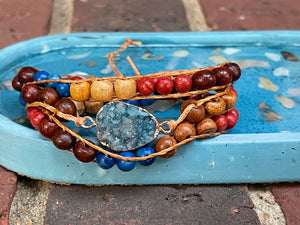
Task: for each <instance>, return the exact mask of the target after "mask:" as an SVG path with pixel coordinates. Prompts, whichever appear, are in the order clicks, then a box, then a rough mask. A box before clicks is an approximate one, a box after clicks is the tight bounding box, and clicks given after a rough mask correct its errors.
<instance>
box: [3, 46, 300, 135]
mask: <svg viewBox="0 0 300 225" xmlns="http://www.w3.org/2000/svg"><path fill="white" fill-rule="evenodd" d="M226 48H235V49H237V50H239V52H237V53H234V54H232V55H226V54H225V53H224V52H222V50H224V49H226ZM226 48H224V47H222V46H213V47H209V46H205V47H202V46H201V47H200V46H195V47H182V46H178V47H177V46H172V47H164V46H161V47H153V46H146V47H143V46H142V47H132V48H129V49H128V50H127V51H125V52H122V53H121V54H120V58H118V60H116V64H117V66H118V67H119V69H120V71H121V72H122V73H123V74H124V75H131V76H132V75H133V72H132V69H131V68H130V66H129V64H128V63H127V61H126V59H125V58H126V56H130V57H131V58H132V60H133V61H134V62H135V64H136V65H137V68H138V69H139V71H140V72H141V73H142V74H148V73H153V72H158V71H166V70H179V69H188V68H197V67H206V66H211V65H216V63H215V62H213V61H212V60H210V59H209V58H210V57H212V56H216V55H220V56H223V57H224V58H225V59H226V60H227V61H238V60H245V59H254V60H258V61H261V62H263V63H267V64H269V66H268V67H267V68H263V67H255V65H254V66H251V67H249V68H245V69H242V78H241V79H240V80H238V81H237V82H236V84H235V85H234V86H235V89H236V90H237V92H238V103H237V105H236V108H237V109H238V110H239V112H240V115H241V116H240V119H239V121H238V124H237V126H236V127H235V128H234V129H232V130H230V131H229V132H230V133H233V134H241V133H279V132H286V131H288V132H299V131H300V126H299V125H298V123H297V118H299V117H300V104H299V103H300V97H299V96H296V97H295V96H290V95H289V94H288V90H289V89H290V88H299V87H300V85H299V72H298V71H300V62H293V61H287V60H285V59H284V58H283V57H282V55H281V53H280V52H281V51H287V52H291V53H293V54H294V55H296V56H297V55H298V56H300V47H292V48H291V47H280V48H278V47H266V46H249V47H247V46H244V47H241V46H226ZM116 49H117V48H116V47H105V46H101V47H90V48H86V47H80V46H79V47H73V48H68V49H61V50H53V51H49V52H46V53H42V54H37V55H30V56H28V57H24V58H21V59H20V60H19V61H18V62H17V63H16V64H15V65H10V66H11V67H10V68H9V69H8V70H6V71H5V72H4V73H3V72H2V74H1V80H2V82H3V81H5V82H8V80H11V79H12V78H13V77H14V76H15V74H16V71H17V70H18V69H19V68H21V67H23V66H27V65H30V66H33V67H36V68H40V69H43V70H46V71H48V72H49V73H59V74H70V73H73V72H76V71H80V72H84V73H88V74H93V75H95V76H99V77H100V76H113V75H114V74H113V72H109V69H107V65H108V61H107V58H106V57H105V56H106V54H107V53H108V52H111V51H114V50H116ZM216 49H220V50H221V51H220V53H219V54H215V53H213V52H214V51H215V50H216ZM182 50H184V52H183V54H182V55H179V56H180V57H178V56H174V54H175V55H176V53H178V54H179V53H180V52H179V51H182ZM147 52H149V53H150V52H151V55H149V56H148V57H149V59H143V58H142V57H143V56H145V54H147ZM265 53H274V54H277V55H278V56H280V61H278V62H276V61H273V60H271V59H269V58H267V57H266V56H265ZM185 54H188V55H187V56H185V57H182V56H184V55H185ZM78 58H80V59H78ZM278 67H284V68H285V69H287V70H288V71H289V76H274V75H273V71H274V69H276V68H278ZM107 72H109V73H107ZM260 77H266V78H268V79H270V80H271V81H272V82H273V83H274V84H276V85H277V86H278V87H279V90H278V91H275V92H273V91H270V90H266V89H264V88H260V87H259V82H260V80H259V78H260ZM1 87H2V88H1V89H2V90H1V92H0V112H1V113H2V114H3V115H5V116H6V117H8V118H9V119H11V120H16V119H18V118H21V117H23V116H24V115H25V110H24V109H23V107H22V106H21V105H20V104H19V100H18V95H19V93H18V92H16V91H10V90H6V89H7V88H6V85H4V84H3V83H2V86H1ZM275 95H278V96H286V97H289V98H291V99H292V100H293V101H294V102H295V106H294V107H293V108H287V107H285V106H283V105H282V104H281V103H280V102H278V101H277V100H276V98H275V97H274V96H275ZM260 103H266V104H267V105H268V106H269V107H270V110H272V111H274V112H276V113H277V114H278V115H279V116H280V117H281V119H278V121H277V120H276V121H274V122H265V120H266V115H265V114H264V112H265V111H264V110H261V109H260V108H259V104H260ZM179 106H180V102H178V103H177V104H175V105H174V106H173V107H171V108H170V109H168V110H166V111H163V112H160V111H157V110H155V109H152V108H151V111H153V112H154V115H156V116H157V117H158V118H177V117H178V116H179V115H180V112H179ZM275 119H276V118H275ZM295 120H296V121H295ZM17 121H18V120H17Z"/></svg>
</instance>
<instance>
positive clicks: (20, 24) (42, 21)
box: [0, 0, 52, 49]
mask: <svg viewBox="0 0 300 225" xmlns="http://www.w3.org/2000/svg"><path fill="white" fill-rule="evenodd" d="M51 14H52V0H38V1H36V0H26V1H24V0H9V1H7V0H0V30H1V35H0V49H1V48H3V47H5V46H8V45H10V44H14V43H16V42H18V41H23V40H26V39H30V38H34V37H37V36H42V35H45V34H47V33H48V29H49V22H50V18H51Z"/></svg>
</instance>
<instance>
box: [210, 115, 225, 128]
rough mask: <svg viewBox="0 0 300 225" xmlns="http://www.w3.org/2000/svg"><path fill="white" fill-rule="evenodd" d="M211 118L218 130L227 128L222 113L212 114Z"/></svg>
mask: <svg viewBox="0 0 300 225" xmlns="http://www.w3.org/2000/svg"><path fill="white" fill-rule="evenodd" d="M212 119H213V120H214V121H215V122H216V124H217V131H218V132H221V131H224V130H226V128H227V119H226V117H225V116H224V115H218V116H214V117H212Z"/></svg>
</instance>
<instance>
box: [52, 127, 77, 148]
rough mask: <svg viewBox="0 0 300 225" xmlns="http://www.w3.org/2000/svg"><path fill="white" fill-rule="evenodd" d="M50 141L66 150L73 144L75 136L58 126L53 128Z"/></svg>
mask: <svg viewBox="0 0 300 225" xmlns="http://www.w3.org/2000/svg"><path fill="white" fill-rule="evenodd" d="M52 141H53V144H54V145H55V146H56V147H57V148H59V149H62V150H67V149H71V148H72V147H73V146H74V144H75V142H76V138H75V137H73V136H72V135H71V134H69V133H68V132H65V131H63V130H62V129H60V128H59V129H56V130H55V132H54V134H53V136H52Z"/></svg>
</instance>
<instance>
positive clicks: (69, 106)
mask: <svg viewBox="0 0 300 225" xmlns="http://www.w3.org/2000/svg"><path fill="white" fill-rule="evenodd" d="M54 107H55V108H56V109H57V110H58V111H60V112H62V113H64V114H69V115H72V116H76V106H75V104H74V102H73V101H72V100H71V99H69V98H61V99H59V100H58V101H57V102H56V103H55V105H54ZM57 118H58V119H59V120H61V121H64V122H66V121H67V120H65V119H63V118H60V117H59V116H57Z"/></svg>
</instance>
